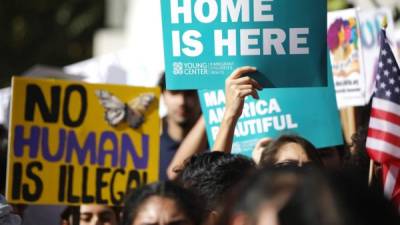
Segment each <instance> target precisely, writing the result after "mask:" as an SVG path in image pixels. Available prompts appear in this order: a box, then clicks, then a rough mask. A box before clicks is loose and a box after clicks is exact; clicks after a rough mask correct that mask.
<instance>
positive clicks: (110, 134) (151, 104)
mask: <svg viewBox="0 0 400 225" xmlns="http://www.w3.org/2000/svg"><path fill="white" fill-rule="evenodd" d="M159 94H160V93H159V89H158V88H142V87H129V86H122V85H102V84H86V83H79V82H67V81H59V80H39V79H28V78H13V81H12V105H11V113H10V115H11V116H10V117H11V118H10V133H9V154H8V168H7V190H6V192H7V200H8V201H10V202H12V203H29V204H70V205H73V204H85V203H86V204H89V203H97V204H110V205H118V204H120V203H121V201H122V198H123V194H124V193H125V192H126V191H127V190H130V189H131V188H135V187H138V186H141V185H144V184H147V183H149V182H153V181H156V180H157V179H158V161H159V152H158V149H159V123H160V121H159V116H158V100H159Z"/></svg>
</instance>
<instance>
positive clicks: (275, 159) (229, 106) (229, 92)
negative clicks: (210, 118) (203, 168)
mask: <svg viewBox="0 0 400 225" xmlns="http://www.w3.org/2000/svg"><path fill="white" fill-rule="evenodd" d="M254 72H256V68H254V67H248V66H245V67H240V68H238V69H236V70H235V71H233V72H232V74H231V75H230V76H229V77H228V78H227V79H226V81H225V98H226V100H225V112H224V116H223V118H222V121H221V127H220V130H219V132H218V134H217V137H216V140H215V143H214V147H213V150H214V151H223V152H230V151H231V148H232V142H233V136H234V131H235V126H236V123H237V121H238V120H239V117H240V116H241V114H242V110H243V106H244V101H245V98H246V97H247V96H252V97H253V98H255V99H258V98H259V95H258V93H257V91H258V90H261V89H262V87H261V85H260V84H259V83H258V82H257V81H256V80H254V79H253V78H251V77H249V76H247V75H248V74H249V73H254ZM253 152H254V155H253V156H254V159H255V161H256V162H257V163H258V162H260V163H261V165H262V166H272V165H275V164H277V165H284V164H296V165H297V166H303V165H306V164H309V163H313V164H315V165H317V166H322V161H321V159H320V157H319V155H318V153H317V150H316V148H315V147H314V146H313V145H312V144H311V143H310V142H309V141H307V140H306V139H304V138H302V137H299V136H295V135H283V136H281V137H280V138H278V139H276V140H271V139H261V140H260V142H259V144H258V145H257V146H256V149H255V150H254V151H253ZM259 160H260V161H259Z"/></svg>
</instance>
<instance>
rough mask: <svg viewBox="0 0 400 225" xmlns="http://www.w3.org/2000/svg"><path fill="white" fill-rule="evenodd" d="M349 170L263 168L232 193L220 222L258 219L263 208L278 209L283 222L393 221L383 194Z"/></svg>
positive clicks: (348, 224) (347, 224)
mask: <svg viewBox="0 0 400 225" xmlns="http://www.w3.org/2000/svg"><path fill="white" fill-rule="evenodd" d="M353 175H354V174H352V173H351V171H344V172H340V173H339V172H335V173H325V172H322V171H321V170H306V169H303V168H297V169H294V168H289V167H279V168H263V169H261V170H259V171H258V172H256V173H255V174H253V175H252V176H249V177H248V178H247V179H246V180H244V182H241V183H240V185H238V187H237V188H236V189H235V190H234V191H233V192H232V193H231V194H230V195H229V201H228V202H227V203H226V206H225V209H224V211H223V217H222V218H221V221H220V223H219V225H229V224H231V219H232V218H233V217H234V215H236V214H237V213H244V214H245V215H247V216H248V217H247V220H248V221H247V223H246V224H249V225H252V224H258V220H259V219H260V213H261V212H262V210H263V207H264V206H265V205H266V204H268V205H270V206H272V208H274V209H276V211H277V219H278V221H279V224H280V225H290V224H296V225H331V224H341V225H353V224H358V225H374V224H382V225H383V224H385V225H394V224H400V223H399V215H398V214H397V212H396V210H395V208H394V207H392V205H391V204H390V203H389V202H388V201H387V200H386V199H385V198H384V197H383V196H382V195H380V194H378V193H377V192H375V191H374V190H371V189H368V187H366V186H364V185H362V184H361V183H360V180H359V179H357V178H355V177H354V176H353Z"/></svg>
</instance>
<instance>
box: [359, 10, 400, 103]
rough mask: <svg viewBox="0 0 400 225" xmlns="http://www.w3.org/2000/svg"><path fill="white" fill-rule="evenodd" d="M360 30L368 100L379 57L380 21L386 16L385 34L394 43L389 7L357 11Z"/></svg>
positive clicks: (373, 84) (394, 50)
mask: <svg viewBox="0 0 400 225" xmlns="http://www.w3.org/2000/svg"><path fill="white" fill-rule="evenodd" d="M358 17H359V19H360V30H361V45H362V47H363V50H362V55H363V61H364V73H365V102H369V100H370V98H371V96H372V93H373V92H374V87H375V76H376V72H377V68H378V59H379V49H380V42H379V34H380V30H381V29H382V21H383V19H384V18H385V17H386V18H387V21H388V27H387V28H386V34H387V37H388V39H389V40H390V41H391V42H392V43H394V40H395V37H394V23H393V19H392V18H393V17H392V13H391V10H390V9H389V8H380V9H367V10H360V11H359V12H358ZM391 47H392V49H393V52H396V51H397V49H396V45H394V44H393V45H391Z"/></svg>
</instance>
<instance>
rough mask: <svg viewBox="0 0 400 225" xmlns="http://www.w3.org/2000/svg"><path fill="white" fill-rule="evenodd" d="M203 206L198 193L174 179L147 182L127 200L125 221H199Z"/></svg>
mask: <svg viewBox="0 0 400 225" xmlns="http://www.w3.org/2000/svg"><path fill="white" fill-rule="evenodd" d="M203 212H204V207H203V206H202V203H201V201H198V200H197V196H196V195H194V194H193V193H192V192H190V191H189V190H186V189H184V188H183V187H181V186H179V185H177V184H174V183H172V182H169V181H166V182H159V183H154V184H150V185H146V186H144V187H142V188H139V189H137V190H135V191H134V192H132V193H131V194H130V195H129V196H128V197H127V199H126V200H125V206H124V210H123V215H122V225H149V224H151V225H173V224H179V225H200V224H202V222H203V216H204V213H203Z"/></svg>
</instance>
